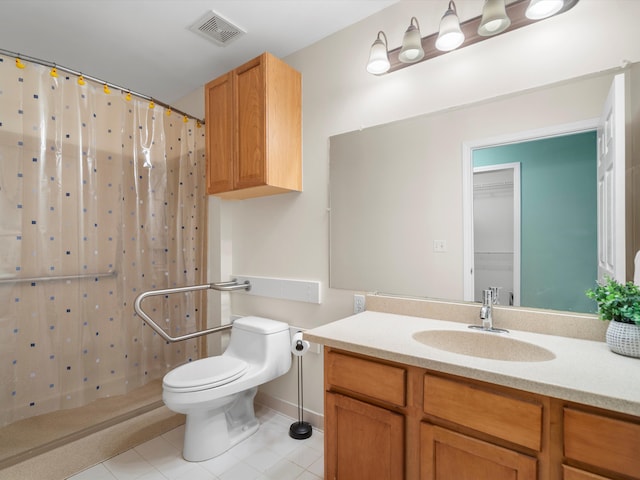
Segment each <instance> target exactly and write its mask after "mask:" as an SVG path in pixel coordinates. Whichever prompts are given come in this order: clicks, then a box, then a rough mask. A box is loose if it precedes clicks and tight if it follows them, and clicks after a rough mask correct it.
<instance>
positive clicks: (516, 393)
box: [324, 348, 640, 480]
mask: <svg viewBox="0 0 640 480" xmlns="http://www.w3.org/2000/svg"><path fill="white" fill-rule="evenodd" d="M324 355H325V478H326V479H327V480H360V479H363V478H371V479H376V480H386V479H393V480H402V479H406V480H452V479H456V480H502V479H504V480H507V479H511V480H513V479H518V480H640V418H636V417H630V416H629V415H622V414H616V413H613V412H608V411H606V410H602V409H595V408H593V407H587V406H583V405H579V404H575V403H571V402H566V401H564V400H560V399H555V398H550V397H546V396H544V395H538V394H534V393H530V392H524V391H520V390H514V389H511V388H507V387H502V386H498V385H493V384H489V383H486V382H480V381H475V380H472V379H466V378H462V377H455V376H452V375H446V374H442V373H438V372H432V371H430V370H426V369H423V368H418V367H413V366H409V365H404V364H398V363H395V362H389V361H386V360H379V359H376V358H373V357H367V356H363V355H359V354H355V353H350V352H345V351H341V350H338V349H334V348H325V354H324Z"/></svg>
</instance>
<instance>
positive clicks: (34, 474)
mask: <svg viewBox="0 0 640 480" xmlns="http://www.w3.org/2000/svg"><path fill="white" fill-rule="evenodd" d="M183 423H184V415H180V414H177V413H174V412H172V411H170V410H169V409H168V408H167V407H165V406H162V407H159V408H156V409H154V410H151V411H149V412H146V413H143V414H141V415H138V416H136V417H134V418H131V419H129V420H126V421H124V422H121V423H118V424H117V425H113V426H111V427H108V428H105V429H103V430H101V431H98V432H95V433H92V434H91V435H88V436H86V437H84V438H81V439H78V440H75V441H73V442H70V443H67V444H65V445H62V446H60V447H58V448H55V449H53V450H49V451H48V452H46V453H43V454H41V455H38V456H35V457H33V458H30V459H29V460H25V461H23V462H21V463H17V464H15V465H12V466H10V467H7V468H5V469H3V470H0V480H16V479H23V478H37V479H38V480H64V479H65V478H67V477H69V476H71V475H74V474H76V473H78V472H81V471H83V470H86V469H87V468H89V467H92V466H93V465H96V464H98V463H101V462H103V461H105V460H108V459H109V458H112V457H114V456H116V455H118V454H120V453H122V452H125V451H127V450H129V449H131V448H133V447H135V446H137V445H140V444H141V443H144V442H146V441H148V440H151V439H153V438H155V437H157V436H159V435H162V434H163V433H166V432H168V431H169V430H172V429H174V428H176V427H178V426H180V425H182V424H183ZM61 459H63V460H62V461H61Z"/></svg>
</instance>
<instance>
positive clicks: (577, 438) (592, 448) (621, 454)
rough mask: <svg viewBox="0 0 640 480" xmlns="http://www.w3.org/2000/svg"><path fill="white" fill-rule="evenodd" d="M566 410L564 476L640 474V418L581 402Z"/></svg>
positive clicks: (589, 478)
mask: <svg viewBox="0 0 640 480" xmlns="http://www.w3.org/2000/svg"><path fill="white" fill-rule="evenodd" d="M563 413H564V415H563V424H564V437H563V443H564V455H565V457H566V458H565V463H566V464H565V465H563V473H564V477H563V480H596V479H618V478H621V479H627V478H629V479H639V478H640V419H638V418H633V417H628V416H623V415H616V416H614V415H612V414H609V413H606V412H600V411H590V410H587V409H585V408H581V407H579V406H566V407H565V408H564V411H563ZM568 464H571V465H568Z"/></svg>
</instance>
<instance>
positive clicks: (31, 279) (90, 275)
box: [0, 272, 116, 284]
mask: <svg viewBox="0 0 640 480" xmlns="http://www.w3.org/2000/svg"><path fill="white" fill-rule="evenodd" d="M115 274H116V272H105V273H81V274H78V275H57V276H55V277H54V276H50V277H8V278H1V279H0V284H3V283H26V282H50V281H52V280H82V279H84V278H101V277H112V276H114V275H115Z"/></svg>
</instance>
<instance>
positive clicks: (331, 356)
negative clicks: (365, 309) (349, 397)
mask: <svg viewBox="0 0 640 480" xmlns="http://www.w3.org/2000/svg"><path fill="white" fill-rule="evenodd" d="M326 362H327V363H326V365H325V369H326V371H327V388H329V387H330V386H334V387H338V388H343V389H346V390H350V391H352V392H355V393H360V394H362V395H366V396H367V397H371V398H373V399H376V400H381V401H383V402H388V403H390V404H393V405H397V406H399V407H404V406H406V383H407V372H406V370H405V369H404V368H401V367H395V366H392V365H386V364H383V363H378V362H375V361H371V360H365V359H363V358H357V357H352V356H349V355H343V354H341V353H337V352H333V351H330V352H328V353H327V356H326Z"/></svg>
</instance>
